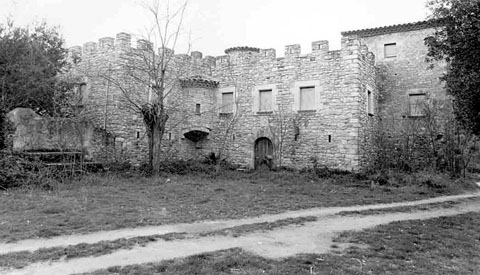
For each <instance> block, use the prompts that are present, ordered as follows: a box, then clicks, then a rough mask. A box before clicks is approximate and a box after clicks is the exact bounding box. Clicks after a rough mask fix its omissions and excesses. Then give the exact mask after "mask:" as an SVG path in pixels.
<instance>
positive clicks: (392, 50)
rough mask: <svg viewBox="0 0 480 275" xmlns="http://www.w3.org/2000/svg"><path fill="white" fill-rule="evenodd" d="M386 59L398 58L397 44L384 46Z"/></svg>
mask: <svg viewBox="0 0 480 275" xmlns="http://www.w3.org/2000/svg"><path fill="white" fill-rule="evenodd" d="M384 50H385V52H384V53H385V58H388V57H396V56H397V43H390V44H385V45H384Z"/></svg>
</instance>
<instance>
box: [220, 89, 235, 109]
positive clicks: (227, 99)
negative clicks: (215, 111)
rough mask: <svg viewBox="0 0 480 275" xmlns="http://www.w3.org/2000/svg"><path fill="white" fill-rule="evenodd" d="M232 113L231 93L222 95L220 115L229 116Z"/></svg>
mask: <svg viewBox="0 0 480 275" xmlns="http://www.w3.org/2000/svg"><path fill="white" fill-rule="evenodd" d="M232 112H233V92H230V93H222V113H224V114H229V113H232Z"/></svg>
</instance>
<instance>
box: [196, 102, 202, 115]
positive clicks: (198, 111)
mask: <svg viewBox="0 0 480 275" xmlns="http://www.w3.org/2000/svg"><path fill="white" fill-rule="evenodd" d="M195 114H197V115H200V114H201V110H200V104H198V103H197V104H196V105H195Z"/></svg>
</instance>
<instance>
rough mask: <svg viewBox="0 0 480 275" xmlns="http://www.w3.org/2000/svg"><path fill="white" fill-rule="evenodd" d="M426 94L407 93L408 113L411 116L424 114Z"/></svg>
mask: <svg viewBox="0 0 480 275" xmlns="http://www.w3.org/2000/svg"><path fill="white" fill-rule="evenodd" d="M426 99H427V97H426V95H425V94H410V95H408V108H409V114H410V116H413V117H418V116H423V115H425V113H424V110H425V104H426Z"/></svg>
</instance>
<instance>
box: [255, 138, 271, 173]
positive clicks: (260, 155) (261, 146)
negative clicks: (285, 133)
mask: <svg viewBox="0 0 480 275" xmlns="http://www.w3.org/2000/svg"><path fill="white" fill-rule="evenodd" d="M272 165H273V144H272V141H271V140H270V139H268V138H266V137H262V138H259V139H257V140H256V141H255V169H262V168H268V169H272Z"/></svg>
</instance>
